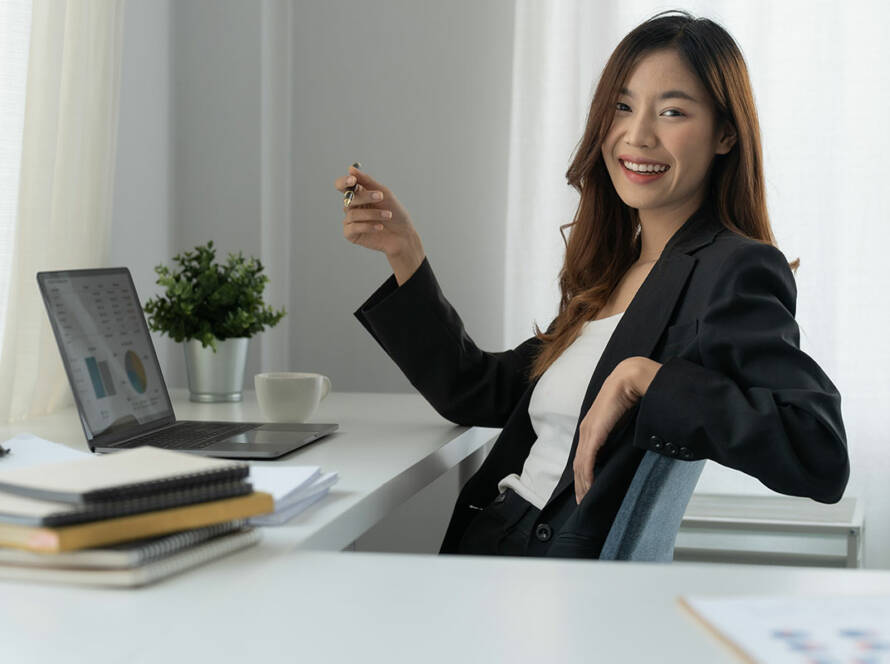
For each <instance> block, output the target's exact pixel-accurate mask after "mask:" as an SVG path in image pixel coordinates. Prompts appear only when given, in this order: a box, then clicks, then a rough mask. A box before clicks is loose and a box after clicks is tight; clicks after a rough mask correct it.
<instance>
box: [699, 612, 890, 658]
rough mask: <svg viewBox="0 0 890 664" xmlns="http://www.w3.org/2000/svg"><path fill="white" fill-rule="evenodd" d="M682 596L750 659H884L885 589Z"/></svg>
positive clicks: (887, 639)
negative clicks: (843, 593) (845, 592)
mask: <svg viewBox="0 0 890 664" xmlns="http://www.w3.org/2000/svg"><path fill="white" fill-rule="evenodd" d="M682 600H683V601H685V602H686V604H688V606H689V607H691V608H692V610H693V612H694V613H696V614H698V616H699V617H700V618H702V619H703V620H704V621H705V622H706V623H709V624H710V625H711V626H712V627H713V628H714V629H715V630H716V631H717V632H719V633H720V634H721V635H722V636H723V637H725V638H726V639H728V640H729V641H731V642H733V643H734V644H735V645H736V647H738V648H739V649H740V650H742V651H744V652H745V653H746V654H747V655H748V656H749V657H750V658H751V660H752V661H755V662H769V664H784V663H785V662H789V663H794V664H804V663H806V664H848V663H849V664H854V663H855V664H885V663H890V596H888V595H861V596H849V595H847V596H837V595H836V596H827V597H825V596H810V597H801V596H796V597H789V596H745V597H705V596H692V597H683V598H682Z"/></svg>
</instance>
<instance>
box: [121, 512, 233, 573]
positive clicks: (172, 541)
mask: <svg viewBox="0 0 890 664" xmlns="http://www.w3.org/2000/svg"><path fill="white" fill-rule="evenodd" d="M246 525H247V520H246V519H235V520H234V521H228V522H225V523H216V524H214V525H212V526H205V527H203V528H196V529H194V530H183V531H182V532H178V533H174V534H172V535H165V536H163V537H152V538H150V539H144V540H136V541H133V542H125V543H123V544H119V545H117V546H111V547H108V548H109V549H113V550H115V551H132V552H134V553H136V556H137V559H136V560H135V561H134V562H133V563H132V564H133V566H139V565H144V564H145V563H149V562H152V561H155V560H161V559H163V558H167V557H168V556H171V555H173V554H174V553H176V552H177V551H181V550H183V549H187V548H189V547H193V546H195V545H197V544H200V543H201V542H206V541H208V540H212V539H215V538H217V537H220V536H222V535H226V534H228V533H232V532H235V531H236V530H241V529H242V528H244V527H245V526H246Z"/></svg>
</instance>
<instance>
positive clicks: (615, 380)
mask: <svg viewBox="0 0 890 664" xmlns="http://www.w3.org/2000/svg"><path fill="white" fill-rule="evenodd" d="M660 368H661V364H660V363H659V362H656V361H655V360H650V359H649V358H647V357H628V358H626V359H624V360H622V361H621V362H619V363H618V366H616V367H615V369H614V370H613V371H612V373H610V374H609V376H608V377H607V378H606V380H605V381H603V386H602V388H601V389H600V391H599V394H597V395H596V399H594V400H593V404H591V406H590V410H588V411H587V414H586V415H585V416H584V419H583V420H581V424H580V426H579V428H578V429H579V430H578V448H577V449H576V450H575V459H574V462H573V464H572V468H573V470H574V471H575V500H576V501H577V502H578V503H580V502H581V499H582V498H584V495H585V494H586V493H587V492H588V491H589V490H590V485H591V484H593V465H594V462H595V460H596V454H597V452H598V451H599V449H600V448H601V447H602V446H603V444H604V443H605V442H606V438H608V436H609V433H610V432H611V431H612V429H613V428H614V427H615V425H616V424H617V422H618V421H619V420H620V419H621V417H622V416H623V415H624V414H625V413H627V411H629V410H630V409H631V408H633V406H634V404H636V403H637V401H639V400H640V399H641V398H642V397H643V395H644V394H646V390H648V389H649V383H651V382H652V379H653V378H654V377H655V374H656V372H657V371H658V370H659V369H660Z"/></svg>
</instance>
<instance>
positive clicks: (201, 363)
mask: <svg viewBox="0 0 890 664" xmlns="http://www.w3.org/2000/svg"><path fill="white" fill-rule="evenodd" d="M215 258H216V249H214V248H213V241H212V240H211V241H210V242H208V243H207V244H206V245H203V246H197V247H195V249H194V250H193V251H186V252H184V253H182V254H177V255H176V256H174V257H173V261H174V262H175V263H177V264H178V265H179V267H178V269H174V270H172V271H171V270H170V269H169V268H168V267H167V266H165V265H163V264H161V265H158V266H157V267H155V272H157V274H158V280H157V283H158V284H159V285H161V286H163V287H164V288H165V289H166V293H165V295H163V296H161V295H159V296H156V297H153V298H151V299H149V300H148V301H147V302H146V303H145V313H146V314H147V315H148V325H149V327H150V328H151V329H152V330H153V331H155V332H161V333H162V334H166V335H168V336H169V337H171V338H172V339H173V340H174V341H176V342H180V343H183V347H184V349H185V366H186V372H187V374H188V383H189V393H190V399H191V400H192V401H240V400H241V397H242V395H241V391H242V389H243V387H244V367H245V365H246V363H247V345H248V342H249V341H250V337H252V336H253V335H254V334H257V333H258V332H262V331H263V330H264V329H265V327H266V326H267V325H268V326H269V327H273V326H275V325H276V324H278V321H280V320H281V319H282V318H283V317H284V315H285V310H284V309H280V310H278V311H275V310H273V309H272V308H271V307H268V306H266V305H265V304H264V303H263V289H264V288H265V287H266V283H267V282H268V281H269V277H267V276H266V275H264V274H262V272H263V265H262V263H260V261H258V260H257V259H255V258H244V256H243V255H242V254H241V252H238V254H237V255H235V254H229V257H228V260H227V261H226V263H225V264H224V265H223V264H219V263H216V262H214V259H215Z"/></svg>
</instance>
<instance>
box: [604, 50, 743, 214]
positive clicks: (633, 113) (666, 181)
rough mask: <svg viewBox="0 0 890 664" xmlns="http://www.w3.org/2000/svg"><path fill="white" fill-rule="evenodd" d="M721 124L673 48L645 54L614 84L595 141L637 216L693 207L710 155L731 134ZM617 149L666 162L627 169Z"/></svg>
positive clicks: (724, 147)
mask: <svg viewBox="0 0 890 664" xmlns="http://www.w3.org/2000/svg"><path fill="white" fill-rule="evenodd" d="M684 95H685V96H686V97H689V98H686V97H684ZM690 98H691V99H690ZM722 129H723V128H718V127H716V115H715V112H714V108H713V102H712V101H711V100H710V98H709V97H708V94H707V91H706V90H705V88H704V87H703V86H702V84H701V82H700V81H699V80H698V78H697V77H696V75H695V74H694V73H693V71H692V70H691V69H690V68H689V66H688V65H687V64H686V62H685V61H684V60H683V59H682V58H681V56H680V55H679V54H678V53H677V52H676V51H673V50H669V49H668V50H661V51H656V52H653V53H650V54H649V55H647V56H645V57H644V58H643V59H642V60H640V62H639V63H638V64H637V66H636V67H635V68H634V69H633V71H631V73H630V76H629V77H628V80H627V82H626V83H625V85H624V87H623V88H622V91H621V95H620V96H619V97H618V103H617V104H616V105H615V116H614V118H613V120H612V125H611V127H610V128H609V131H608V133H607V134H606V139H605V141H604V142H603V146H602V153H603V160H604V161H605V164H606V168H607V169H608V171H609V175H610V176H611V178H612V183H613V184H614V185H615V190H616V191H617V192H618V195H619V196H620V197H621V200H622V201H624V202H625V203H626V204H627V205H628V206H629V207H632V208H636V209H639V210H640V216H641V218H642V217H644V216H648V217H660V216H663V215H668V216H671V217H676V216H677V215H680V216H685V215H688V214H691V213H692V212H694V211H695V209H696V208H698V206H699V205H700V204H701V202H702V201H703V200H704V197H705V193H706V188H707V185H708V180H707V178H708V169H709V168H710V166H711V164H712V162H713V159H714V155H715V154H724V153H726V152H729V150H730V149H731V148H732V145H733V143H734V142H735V137H734V133H731V134H730V135H726V136H724V132H723V131H722ZM730 131H731V128H730ZM622 156H626V157H628V158H635V159H637V161H638V162H640V161H641V160H645V161H649V162H657V163H659V164H666V165H667V166H668V169H667V171H665V173H664V174H663V175H660V176H657V177H652V176H645V175H643V176H640V175H636V174H633V173H628V172H627V169H626V168H625V167H624V166H623V165H622V160H621V157H622Z"/></svg>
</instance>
